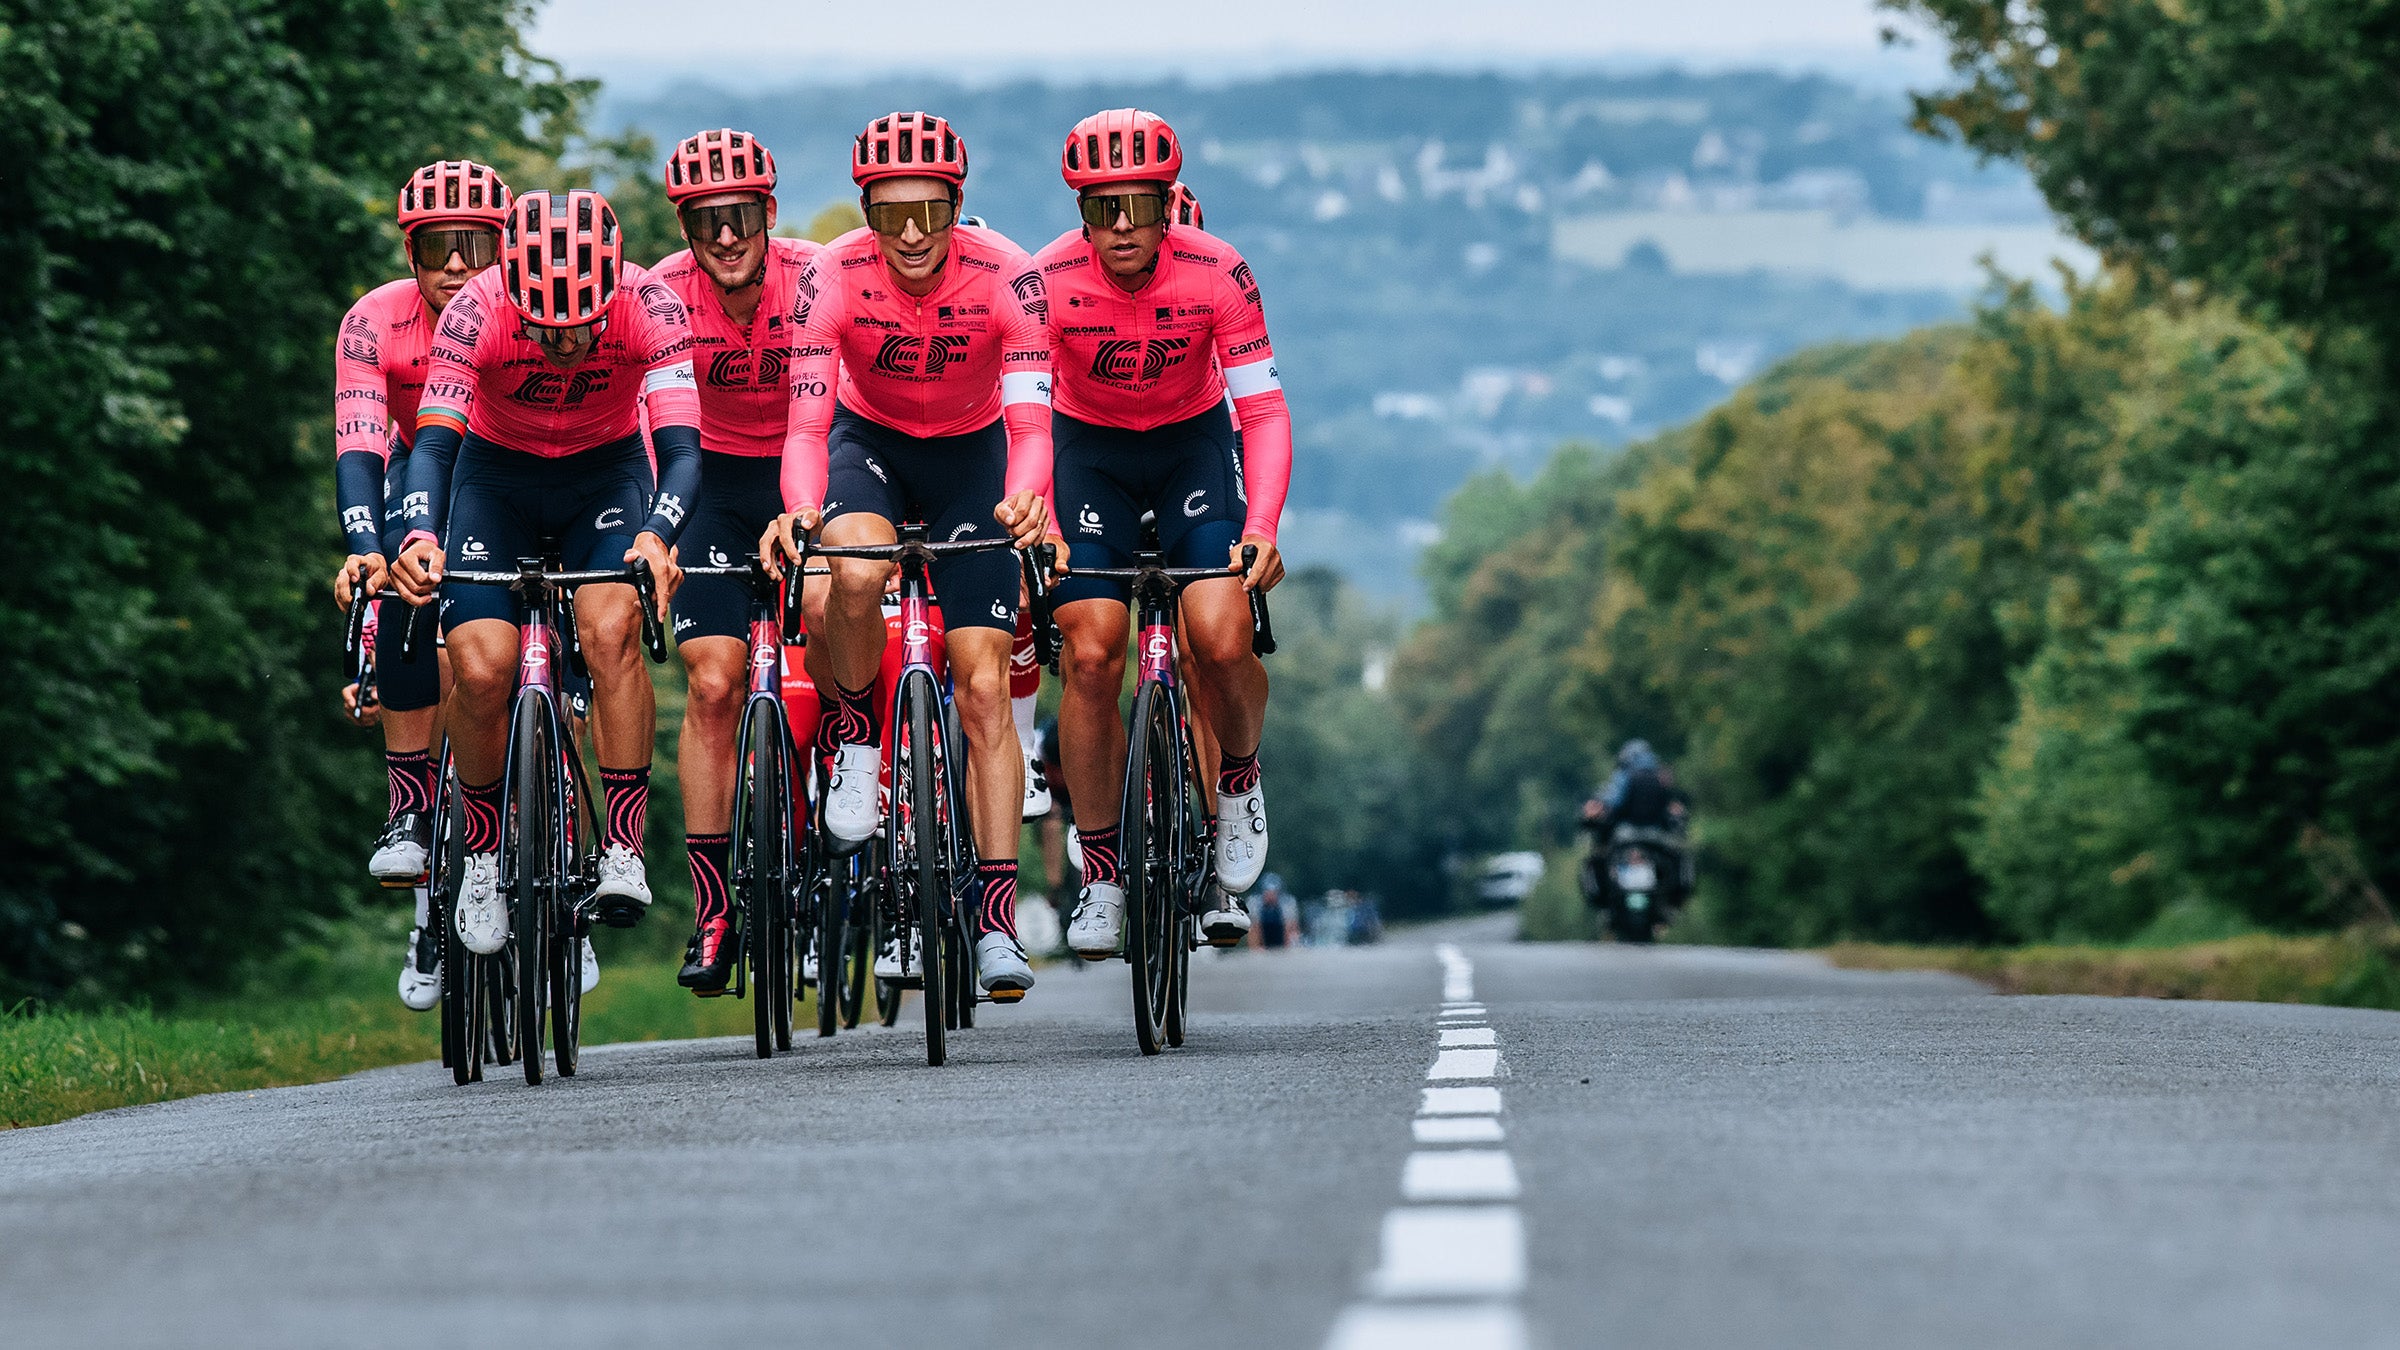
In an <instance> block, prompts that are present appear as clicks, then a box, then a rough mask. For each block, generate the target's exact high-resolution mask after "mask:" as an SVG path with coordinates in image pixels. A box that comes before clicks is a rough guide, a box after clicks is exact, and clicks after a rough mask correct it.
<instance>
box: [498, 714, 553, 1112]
mask: <svg viewBox="0 0 2400 1350" xmlns="http://www.w3.org/2000/svg"><path fill="white" fill-rule="evenodd" d="M513 721H514V722H515V725H514V726H512V727H511V728H510V729H509V761H508V781H509V783H510V785H511V786H512V788H513V789H514V790H513V791H512V792H511V794H510V796H511V797H512V798H513V800H512V801H511V802H510V803H509V806H508V810H509V818H508V819H504V820H503V821H502V822H501V824H502V826H503V828H504V831H505V833H504V834H503V840H504V844H505V846H504V847H503V849H502V851H501V859H500V861H501V871H502V873H503V874H504V875H506V876H507V877H508V878H509V881H510V890H509V897H508V905H509V921H510V924H511V925H512V929H513V931H512V933H511V938H512V939H513V941H514V942H515V945H516V958H517V1050H518V1063H519V1064H520V1065H521V1066H522V1067H523V1068H524V1071H525V1081H526V1083H527V1084H528V1085H531V1086H539V1085H540V1084H541V1081H542V1054H543V1051H544V1049H545V1047H546V1041H545V1037H544V1033H545V1031H546V1027H545V1025H544V1024H545V1022H546V1020H547V1017H548V1014H549V1011H550V994H549V990H548V988H547V987H546V977H547V975H548V974H549V970H550V953H549V949H548V948H547V947H546V946H545V945H544V943H545V939H546V932H547V928H548V922H549V900H548V896H547V894H546V882H547V878H546V877H544V876H543V873H545V872H547V871H548V870H549V869H550V857H551V854H552V852H553V850H552V849H551V847H550V843H549V833H550V826H551V824H552V823H553V822H555V821H556V819H557V817H556V816H555V815H553V814H552V813H551V810H550V803H549V800H548V798H549V791H548V790H549V787H550V754H549V735H548V732H549V728H548V726H547V725H546V722H545V719H544V718H543V717H542V710H541V706H540V703H539V700H538V699H537V698H536V697H534V696H533V695H532V694H530V693H528V694H521V695H519V696H518V698H517V704H516V716H515V718H514V719H513ZM512 863H513V864H514V865H513V867H512V866H511V864H512Z"/></svg>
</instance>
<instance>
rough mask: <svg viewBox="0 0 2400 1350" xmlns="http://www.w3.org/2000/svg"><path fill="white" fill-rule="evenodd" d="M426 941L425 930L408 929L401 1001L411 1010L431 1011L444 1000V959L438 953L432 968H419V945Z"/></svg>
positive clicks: (401, 982) (401, 981)
mask: <svg viewBox="0 0 2400 1350" xmlns="http://www.w3.org/2000/svg"><path fill="white" fill-rule="evenodd" d="M423 941H425V930H424V929H422V928H411V929H409V930H408V955H406V956H404V957H402V958H401V959H400V1003H401V1006H403V1007H405V1008H407V1009H408V1010H409V1011H410V1012H429V1011H431V1010H432V1009H433V1007H434V1005H436V1004H438V1003H440V1002H441V1001H442V961H441V957H439V956H438V955H437V956H435V957H434V959H433V961H432V962H431V964H432V966H433V968H432V969H431V970H419V969H417V946H418V944H419V943H422V942H423Z"/></svg>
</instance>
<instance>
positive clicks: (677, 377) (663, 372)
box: [642, 357, 700, 394]
mask: <svg viewBox="0 0 2400 1350" xmlns="http://www.w3.org/2000/svg"><path fill="white" fill-rule="evenodd" d="M678 386H680V387H682V388H685V389H691V390H697V389H699V387H700V381H699V380H698V378H697V377H695V376H694V375H693V374H692V362H691V359H690V358H689V357H686V358H685V359H683V360H681V361H677V362H675V363H674V364H673V365H665V366H660V367H658V368H657V369H655V370H652V371H651V372H650V373H649V374H647V375H644V376H642V392H643V393H645V394H655V393H657V392H658V391H659V390H661V389H673V388H676V387H678Z"/></svg>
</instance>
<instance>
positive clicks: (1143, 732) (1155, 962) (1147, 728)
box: [1117, 684, 1175, 1055]
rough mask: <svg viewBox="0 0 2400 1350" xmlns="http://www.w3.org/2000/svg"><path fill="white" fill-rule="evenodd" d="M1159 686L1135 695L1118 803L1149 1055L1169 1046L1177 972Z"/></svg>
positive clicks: (1130, 961)
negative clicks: (1159, 807)
mask: <svg viewBox="0 0 2400 1350" xmlns="http://www.w3.org/2000/svg"><path fill="white" fill-rule="evenodd" d="M1160 698H1161V688H1160V686H1158V685H1156V684H1145V685H1143V686H1142V687H1141V690H1140V692H1138V693H1136V694H1135V695H1134V700H1133V718H1132V721H1131V723H1130V724H1129V728H1130V730H1129V734H1128V735H1127V736H1126V741H1125V789H1124V797H1123V801H1122V802H1121V803H1120V805H1119V812H1118V816H1117V819H1118V821H1119V822H1120V824H1119V836H1118V843H1119V846H1120V853H1119V857H1120V858H1121V859H1122V860H1123V861H1122V863H1121V869H1122V871H1121V875H1122V876H1123V878H1124V884H1125V962H1126V964H1127V965H1128V966H1130V967H1131V968H1132V977H1133V1036H1134V1041H1135V1043H1136V1044H1138V1045H1140V1046H1141V1050H1142V1053H1143V1054H1145V1055H1155V1054H1157V1053H1159V1052H1160V1051H1161V1050H1164V1049H1165V1048H1166V1038H1165V1034H1164V1033H1165V1031H1166V1012H1167V1008H1166V1004H1167V998H1168V995H1169V992H1170V989H1169V984H1170V981H1171V980H1172V978H1173V971H1174V967H1173V964H1172V961H1173V954H1172V952H1171V951H1170V950H1169V946H1168V944H1169V935H1168V932H1167V928H1168V924H1167V906H1169V905H1171V904H1173V903H1175V900H1174V890H1175V888H1174V886H1173V885H1172V884H1165V885H1162V884H1161V883H1162V882H1165V881H1166V880H1167V878H1166V876H1165V874H1164V870H1163V869H1162V868H1161V867H1160V866H1159V860H1158V858H1157V856H1156V855H1157V853H1158V845H1159V840H1158V838H1157V835H1158V833H1159V830H1158V825H1159V824H1160V822H1159V821H1158V820H1157V819H1155V818H1154V814H1153V813H1154V809H1155V803H1156V800H1157V799H1158V798H1161V797H1163V796H1164V794H1163V793H1160V792H1156V791H1154V790H1153V788H1154V787H1155V785H1154V784H1153V783H1152V782H1151V773H1152V770H1153V767H1154V764H1155V761H1156V760H1157V754H1156V749H1157V747H1156V744H1155V742H1154V739H1153V737H1154V734H1155V724H1157V723H1159V722H1160V719H1161V718H1162V717H1163V716H1164V710H1163V709H1162V708H1161V706H1160Z"/></svg>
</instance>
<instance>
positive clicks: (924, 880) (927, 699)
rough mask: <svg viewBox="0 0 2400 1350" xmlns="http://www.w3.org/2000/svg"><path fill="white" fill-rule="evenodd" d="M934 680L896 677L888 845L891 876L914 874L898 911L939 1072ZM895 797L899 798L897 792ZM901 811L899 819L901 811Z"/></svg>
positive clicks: (944, 1020)
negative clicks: (909, 898) (912, 952)
mask: <svg viewBox="0 0 2400 1350" xmlns="http://www.w3.org/2000/svg"><path fill="white" fill-rule="evenodd" d="M933 703H934V692H933V678H932V677H931V676H929V675H927V674H926V673H925V672H923V671H921V670H912V671H909V672H907V673H906V674H904V675H902V676H901V677H900V727H899V732H900V735H901V737H902V739H901V740H900V741H899V742H898V743H897V744H896V746H895V748H894V752H893V757H892V758H893V765H892V779H893V786H894V788H895V789H902V788H903V782H902V780H903V779H905V788H904V792H905V796H904V798H903V800H902V801H895V802H894V803H893V808H894V809H893V813H892V814H893V816H894V817H895V819H894V821H893V822H892V825H893V829H892V841H893V860H894V867H893V871H894V873H895V874H896V875H897V874H899V873H903V872H906V871H910V870H913V871H914V872H915V874H916V875H915V877H914V878H913V879H911V880H910V881H909V882H908V884H910V885H912V886H913V887H914V888H915V894H914V900H915V903H914V904H913V905H910V906H907V907H905V908H904V909H903V913H905V914H907V916H908V920H909V922H911V923H913V924H915V925H916V928H917V931H918V933H919V934H920V946H919V951H920V953H921V954H922V957H923V959H922V960H921V961H920V962H919V963H918V966H919V974H920V976H921V978H922V979H923V980H924V988H923V989H922V991H921V996H922V997H923V998H924V1000H925V1062H926V1064H928V1065H929V1066H933V1067H937V1068H938V1067H939V1066H940V1065H941V1064H942V1062H943V1061H944V1060H945V1059H947V1058H948V1057H949V1041H948V1036H947V1033H948V1031H949V1029H950V1028H949V1023H950V1019H951V1016H952V1012H953V1010H952V1008H951V1006H950V1001H949V998H948V997H947V992H946V990H945V987H944V981H943V978H942V977H943V976H944V975H946V974H948V973H949V972H948V971H947V970H945V969H944V962H945V960H946V957H945V954H944V951H943V948H944V947H945V946H946V945H947V944H946V943H945V942H944V938H945V937H946V936H947V934H946V931H945V930H946V927H947V925H946V922H945V917H944V910H945V909H946V908H947V907H946V906H945V905H943V903H942V897H941V885H942V878H941V873H942V865H941V855H940V853H939V851H938V850H939V849H940V848H941V843H942V841H941V835H940V833H939V828H938V820H939V817H938V812H939V810H940V809H941V808H940V806H939V804H938V802H937V800H936V798H935V795H934V794H935V792H936V784H935V782H934V772H933V768H934V760H933V736H934V730H933V728H934V717H933ZM895 795H900V794H898V793H896V794H895ZM904 805H905V807H906V819H905V820H902V819H899V818H898V817H900V816H901V814H902V812H901V809H900V808H901V807H902V806H904ZM903 839H905V840H906V841H907V853H906V855H903V854H902V853H901V851H900V841H902V840H903Z"/></svg>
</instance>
